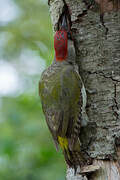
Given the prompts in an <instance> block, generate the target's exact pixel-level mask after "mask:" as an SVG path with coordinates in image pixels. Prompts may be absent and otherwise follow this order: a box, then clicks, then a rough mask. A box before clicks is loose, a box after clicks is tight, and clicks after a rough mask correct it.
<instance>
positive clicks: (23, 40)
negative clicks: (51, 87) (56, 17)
mask: <svg viewBox="0 0 120 180" xmlns="http://www.w3.org/2000/svg"><path fill="white" fill-rule="evenodd" d="M53 56H54V51H53V32H52V26H51V21H50V15H49V10H48V6H47V1H45V0H25V1H24V0H21V1H20V0H1V7H0V180H50V179H51V180H52V179H54V180H63V179H64V176H65V163H64V160H63V156H62V153H61V152H59V153H57V152H56V150H55V148H54V145H53V142H52V138H51V136H50V133H49V131H48V128H47V125H46V123H45V118H44V115H43V113H42V109H41V104H40V98H39V96H38V82H39V79H40V74H41V72H42V71H43V70H44V69H45V68H46V66H48V65H50V63H51V61H52V58H53Z"/></svg>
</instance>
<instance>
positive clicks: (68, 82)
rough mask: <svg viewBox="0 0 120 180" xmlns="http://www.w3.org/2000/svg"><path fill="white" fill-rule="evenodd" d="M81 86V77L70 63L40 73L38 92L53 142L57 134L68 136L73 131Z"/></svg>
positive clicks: (77, 112)
mask: <svg viewBox="0 0 120 180" xmlns="http://www.w3.org/2000/svg"><path fill="white" fill-rule="evenodd" d="M47 71H49V69H48V70H47ZM46 74H48V76H46ZM81 87H82V82H81V79H80V77H79V75H78V74H77V72H76V71H75V70H74V69H73V66H72V65H66V66H65V67H61V69H60V70H59V71H57V72H55V71H51V73H47V72H44V73H43V75H42V79H41V81H40V84H39V92H40V97H41V102H42V107H43V111H44V114H45V117H46V121H47V124H48V127H49V129H50V131H51V133H52V136H53V138H54V140H55V143H56V142H57V137H58V136H61V137H68V138H69V137H70V136H71V134H72V133H73V130H74V125H75V124H76V121H77V119H78V116H79V111H80V110H79V108H80V102H79V101H80V96H81Z"/></svg>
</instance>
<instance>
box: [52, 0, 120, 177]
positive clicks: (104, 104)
mask: <svg viewBox="0 0 120 180" xmlns="http://www.w3.org/2000/svg"><path fill="white" fill-rule="evenodd" d="M64 3H66V4H67V6H68V8H69V11H70V15H71V21H72V32H73V37H74V39H75V48H76V54H77V64H78V66H79V71H80V75H81V77H82V79H83V82H84V84H85V87H86V89H87V90H88V91H87V97H88V102H87V114H88V117H89V125H88V127H87V128H86V129H83V130H82V133H81V135H80V139H81V142H82V149H84V151H85V152H86V153H87V154H88V155H89V157H91V158H92V159H93V164H92V165H89V166H87V167H84V168H83V169H82V170H81V173H80V174H77V175H74V172H73V169H70V168H68V169H67V176H66V178H67V180H68V179H69V180H120V0H114V1H109V0H63V1H62V0H51V1H50V4H49V5H50V12H51V18H52V23H53V27H54V30H56V28H57V23H58V19H59V17H60V15H61V13H62V9H63V6H64Z"/></svg>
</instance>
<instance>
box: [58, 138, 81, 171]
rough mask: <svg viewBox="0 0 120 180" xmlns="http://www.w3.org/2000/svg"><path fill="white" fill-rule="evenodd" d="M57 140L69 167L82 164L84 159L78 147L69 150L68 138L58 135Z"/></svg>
mask: <svg viewBox="0 0 120 180" xmlns="http://www.w3.org/2000/svg"><path fill="white" fill-rule="evenodd" d="M58 142H59V144H60V146H61V148H62V151H63V154H64V158H65V161H66V163H67V165H68V166H69V167H73V168H76V167H77V166H82V165H83V162H84V159H83V157H82V155H81V153H80V151H78V147H77V149H74V150H71V149H70V148H69V143H68V139H67V138H63V137H60V136H58ZM79 148H80V147H79Z"/></svg>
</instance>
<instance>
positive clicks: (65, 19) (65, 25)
mask: <svg viewBox="0 0 120 180" xmlns="http://www.w3.org/2000/svg"><path fill="white" fill-rule="evenodd" d="M61 30H65V31H69V27H68V24H67V18H66V15H65V14H64V15H63V17H62V25H61Z"/></svg>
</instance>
